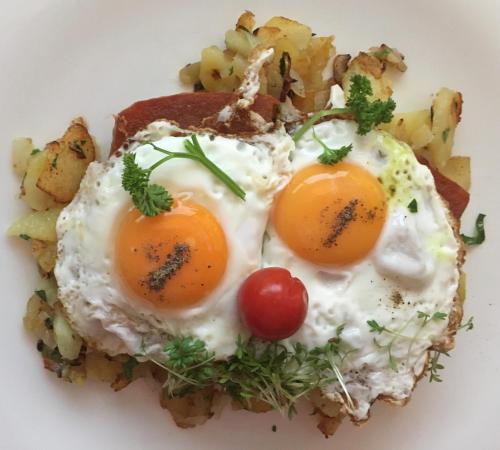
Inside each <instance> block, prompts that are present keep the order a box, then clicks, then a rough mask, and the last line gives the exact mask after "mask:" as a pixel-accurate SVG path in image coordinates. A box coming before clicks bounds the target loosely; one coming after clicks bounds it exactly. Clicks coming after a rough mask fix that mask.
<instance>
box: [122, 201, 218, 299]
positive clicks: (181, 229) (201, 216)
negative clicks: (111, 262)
mask: <svg viewBox="0 0 500 450" xmlns="http://www.w3.org/2000/svg"><path fill="white" fill-rule="evenodd" d="M227 258H228V251H227V245H226V237H225V235H224V231H223V230H222V227H221V226H220V225H219V223H218V221H217V219H216V218H215V217H214V216H213V215H212V214H211V213H210V212H209V211H208V210H207V209H206V208H204V207H203V206H201V205H198V204H196V203H194V202H191V201H184V202H180V201H176V202H175V203H174V205H173V207H172V209H171V211H169V212H165V213H163V214H160V215H158V216H155V217H146V216H143V215H142V214H141V213H140V212H139V211H138V210H137V209H135V208H133V209H130V210H129V211H128V212H127V213H126V214H125V217H124V218H123V220H122V222H121V224H120V226H119V229H118V234H117V237H116V264H117V269H118V271H119V274H120V276H121V278H122V280H123V281H124V284H125V285H126V286H127V287H128V288H129V289H131V290H132V292H134V293H135V294H136V295H137V296H138V297H140V298H141V299H143V300H145V301H147V302H149V303H151V304H153V305H154V306H155V307H157V308H188V307H190V306H193V305H195V304H197V303H199V302H200V301H201V300H203V299H204V298H205V297H206V296H207V295H208V294H210V293H211V292H212V291H213V290H214V289H215V288H216V286H217V285H218V284H219V282H220V281H221V279H222V277H223V275H224V272H225V270H226V264H227Z"/></svg>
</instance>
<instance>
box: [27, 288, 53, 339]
mask: <svg viewBox="0 0 500 450" xmlns="http://www.w3.org/2000/svg"><path fill="white" fill-rule="evenodd" d="M52 316H53V311H52V308H51V307H50V306H49V305H48V304H47V303H46V302H44V301H43V300H42V299H41V298H40V297H39V296H38V295H36V294H34V295H32V296H31V297H30V299H29V300H28V304H27V305H26V313H25V315H24V318H23V324H24V328H26V330H28V331H29V332H31V333H33V334H34V335H35V337H36V338H37V339H41V340H42V341H43V342H44V344H45V345H47V346H48V347H50V348H55V346H56V342H55V338H54V332H53V329H52Z"/></svg>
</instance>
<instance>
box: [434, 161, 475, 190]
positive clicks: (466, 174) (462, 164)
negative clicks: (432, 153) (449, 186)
mask: <svg viewBox="0 0 500 450" xmlns="http://www.w3.org/2000/svg"><path fill="white" fill-rule="evenodd" d="M440 172H441V173H442V174H443V175H444V176H445V177H448V178H449V179H450V180H453V181H454V182H455V183H457V184H458V185H459V186H461V187H462V188H464V189H465V190H466V191H469V190H470V179H471V169H470V158H469V157H468V156H452V157H451V158H450V159H449V160H448V161H447V163H446V165H445V166H444V167H442V168H441V170H440Z"/></svg>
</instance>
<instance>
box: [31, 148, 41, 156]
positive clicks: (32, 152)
mask: <svg viewBox="0 0 500 450" xmlns="http://www.w3.org/2000/svg"><path fill="white" fill-rule="evenodd" d="M37 153H40V149H39V148H34V149H33V150H31V153H30V156H33V155H36V154H37Z"/></svg>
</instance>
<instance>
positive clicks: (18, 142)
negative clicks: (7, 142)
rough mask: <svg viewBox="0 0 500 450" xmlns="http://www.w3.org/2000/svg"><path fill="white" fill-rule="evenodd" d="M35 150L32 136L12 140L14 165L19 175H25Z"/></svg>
mask: <svg viewBox="0 0 500 450" xmlns="http://www.w3.org/2000/svg"><path fill="white" fill-rule="evenodd" d="M32 151H33V141H32V140H31V139H30V138H17V139H14V140H13V141H12V166H13V167H14V172H16V175H17V176H19V177H23V176H24V174H25V173H26V170H27V169H28V161H29V158H30V156H31V152H32Z"/></svg>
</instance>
